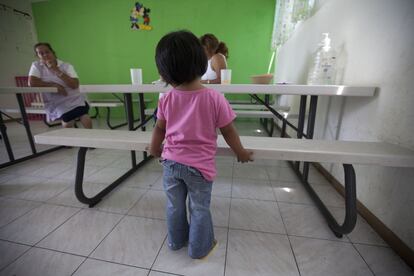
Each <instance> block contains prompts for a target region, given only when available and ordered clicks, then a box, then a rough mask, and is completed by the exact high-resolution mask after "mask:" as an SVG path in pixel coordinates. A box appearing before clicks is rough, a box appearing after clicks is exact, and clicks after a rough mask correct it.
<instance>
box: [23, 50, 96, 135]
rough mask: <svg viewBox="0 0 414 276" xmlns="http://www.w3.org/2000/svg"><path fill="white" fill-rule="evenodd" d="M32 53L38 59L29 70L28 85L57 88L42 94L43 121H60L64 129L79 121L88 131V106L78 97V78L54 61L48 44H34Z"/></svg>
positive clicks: (53, 55) (67, 64)
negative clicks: (44, 114) (54, 90)
mask: <svg viewBox="0 0 414 276" xmlns="http://www.w3.org/2000/svg"><path fill="white" fill-rule="evenodd" d="M34 50H35V54H36V56H37V57H38V58H39V60H38V61H35V62H33V63H32V66H31V67H30V71H29V86H31V87H56V88H57V89H58V93H44V94H43V101H44V104H45V111H46V116H47V120H48V121H55V120H58V119H61V120H62V126H63V127H65V128H66V127H73V126H74V124H75V120H76V119H78V118H79V119H80V121H81V123H82V125H83V126H84V127H85V128H92V120H91V118H90V117H89V115H88V111H89V105H88V103H87V102H86V101H85V97H84V96H83V95H82V94H80V91H79V79H78V75H77V74H76V71H75V69H74V68H73V66H72V65H71V64H69V63H66V62H63V61H61V60H59V59H57V57H56V53H55V51H54V50H53V48H52V46H51V45H50V44H49V43H43V42H42V43H37V44H36V45H35V46H34Z"/></svg>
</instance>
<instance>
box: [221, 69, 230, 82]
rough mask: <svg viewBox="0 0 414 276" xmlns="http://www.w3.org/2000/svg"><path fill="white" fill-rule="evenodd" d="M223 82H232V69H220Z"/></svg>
mask: <svg viewBox="0 0 414 276" xmlns="http://www.w3.org/2000/svg"><path fill="white" fill-rule="evenodd" d="M220 77H221V84H230V83H231V69H221V71H220Z"/></svg>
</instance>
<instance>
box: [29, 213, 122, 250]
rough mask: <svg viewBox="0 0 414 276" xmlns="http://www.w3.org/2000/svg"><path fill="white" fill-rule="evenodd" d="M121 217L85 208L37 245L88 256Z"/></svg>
mask: <svg viewBox="0 0 414 276" xmlns="http://www.w3.org/2000/svg"><path fill="white" fill-rule="evenodd" d="M121 218H122V216H121V215H118V214H109V213H103V212H98V211H94V210H87V209H84V210H82V211H80V212H79V213H77V214H76V215H75V216H73V217H72V218H70V219H69V220H68V221H66V222H65V223H64V224H63V225H61V226H60V227H59V228H58V229H56V230H55V231H54V232H53V233H51V234H50V235H49V236H47V237H46V238H45V239H44V240H42V241H41V242H40V243H39V244H38V245H37V246H39V247H43V248H48V249H53V250H57V251H61V252H66V253H72V254H78V255H82V256H88V255H89V254H90V253H91V252H92V251H93V250H94V249H95V248H96V247H97V246H98V244H99V243H100V242H101V241H102V240H103V239H104V238H105V236H106V235H107V234H108V233H109V232H110V231H111V230H112V229H113V227H114V226H115V225H116V224H117V223H118V222H119V221H120V220H121ZM62 241H65V242H62Z"/></svg>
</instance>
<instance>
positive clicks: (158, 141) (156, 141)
mask: <svg viewBox="0 0 414 276" xmlns="http://www.w3.org/2000/svg"><path fill="white" fill-rule="evenodd" d="M164 138H165V121H164V120H160V119H158V120H157V123H156V124H155V127H154V129H153V131H152V138H151V145H150V154H151V155H152V156H154V157H161V153H162V147H161V145H162V142H163V141H164Z"/></svg>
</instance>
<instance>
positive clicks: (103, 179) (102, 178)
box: [85, 167, 126, 184]
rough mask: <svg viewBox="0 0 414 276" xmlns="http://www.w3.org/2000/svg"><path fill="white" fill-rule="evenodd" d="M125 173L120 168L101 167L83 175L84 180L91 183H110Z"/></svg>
mask: <svg viewBox="0 0 414 276" xmlns="http://www.w3.org/2000/svg"><path fill="white" fill-rule="evenodd" d="M124 173H126V171H125V170H123V169H120V168H110V167H107V168H103V169H100V170H98V171H96V172H95V173H94V174H92V175H90V176H87V177H85V181H88V182H93V183H102V184H111V183H112V182H114V181H115V180H116V179H118V178H119V177H120V176H121V175H123V174H124Z"/></svg>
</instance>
